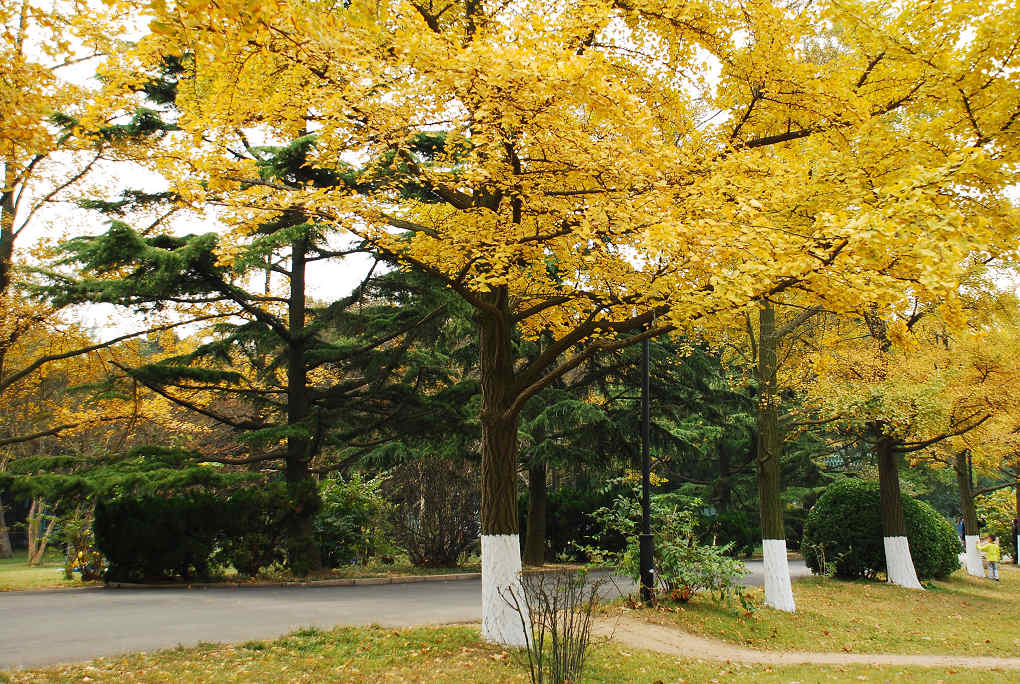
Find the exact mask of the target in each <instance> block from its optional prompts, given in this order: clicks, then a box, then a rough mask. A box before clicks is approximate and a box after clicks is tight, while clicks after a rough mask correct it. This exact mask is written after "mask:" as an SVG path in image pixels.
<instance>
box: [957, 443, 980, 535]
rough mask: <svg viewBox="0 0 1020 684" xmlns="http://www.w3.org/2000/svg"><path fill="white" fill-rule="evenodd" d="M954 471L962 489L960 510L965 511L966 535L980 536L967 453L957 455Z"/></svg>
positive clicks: (964, 527)
mask: <svg viewBox="0 0 1020 684" xmlns="http://www.w3.org/2000/svg"><path fill="white" fill-rule="evenodd" d="M953 470H954V471H956V483H957V484H958V485H959V487H960V510H961V511H963V530H964V533H965V534H967V535H972V534H978V532H979V530H978V518H977V507H976V506H975V505H974V491H973V490H972V489H971V486H970V468H969V467H968V463H967V452H966V451H961V452H960V453H958V454H956V457H955V459H954V461H953Z"/></svg>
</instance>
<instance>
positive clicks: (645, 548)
mask: <svg viewBox="0 0 1020 684" xmlns="http://www.w3.org/2000/svg"><path fill="white" fill-rule="evenodd" d="M649 388H650V381H649V375H648V338H647V337H646V338H645V339H644V340H642V341H641V534H640V535H639V536H638V540H639V544H640V546H639V547H638V548H639V551H640V558H639V561H640V568H641V600H642V601H643V602H644V603H645V605H649V606H650V605H652V597H653V589H654V587H655V561H654V546H653V542H652V521H651V517H652V511H651V508H652V505H651V457H650V455H649V448H648V442H649V439H650V437H651V408H650V403H649V399H648V395H649Z"/></svg>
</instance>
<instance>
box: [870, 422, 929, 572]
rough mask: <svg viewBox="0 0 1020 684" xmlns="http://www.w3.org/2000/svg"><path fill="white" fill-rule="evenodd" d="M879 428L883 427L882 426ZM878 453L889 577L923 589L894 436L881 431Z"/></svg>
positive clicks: (876, 450)
mask: <svg viewBox="0 0 1020 684" xmlns="http://www.w3.org/2000/svg"><path fill="white" fill-rule="evenodd" d="M879 429H881V428H880V427H879ZM877 434H879V435H880V438H879V440H878V444H876V445H875V454H876V457H877V460H878V491H879V500H880V505H881V507H882V531H883V539H882V541H883V545H884V547H885V566H886V576H887V577H888V579H889V583H890V584H895V585H898V586H901V587H905V588H907V589H923V588H924V587H922V586H921V583H920V582H919V581H918V579H917V571H916V570H915V569H914V560H913V558H912V556H911V553H910V543H909V541H908V540H907V523H906V519H905V518H904V515H903V499H902V498H901V496H900V471H899V465H898V463H897V462H896V458H897V453H896V449H895V442H894V440H893V438H892V437H889V436H888V435H884V434H882V433H881V432H878V433H877Z"/></svg>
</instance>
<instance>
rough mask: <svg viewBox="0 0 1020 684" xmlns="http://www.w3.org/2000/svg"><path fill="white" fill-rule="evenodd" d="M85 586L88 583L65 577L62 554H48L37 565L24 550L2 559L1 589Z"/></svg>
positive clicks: (0, 565) (0, 572)
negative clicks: (29, 561) (32, 563)
mask: <svg viewBox="0 0 1020 684" xmlns="http://www.w3.org/2000/svg"><path fill="white" fill-rule="evenodd" d="M91 584H97V583H95V582H93V583H91ZM84 586H88V583H84V582H82V581H80V580H78V579H73V580H68V579H64V560H63V558H62V557H60V556H56V555H47V556H46V558H45V561H44V562H43V564H42V565H37V566H35V567H32V566H30V565H29V564H28V560H27V556H26V554H25V552H24V551H20V552H15V554H14V558H3V559H0V591H19V590H25V589H51V588H53V587H84Z"/></svg>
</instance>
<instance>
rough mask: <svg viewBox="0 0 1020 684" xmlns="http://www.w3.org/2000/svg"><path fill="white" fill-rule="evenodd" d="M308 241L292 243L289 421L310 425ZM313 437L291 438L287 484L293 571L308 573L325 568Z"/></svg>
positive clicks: (288, 363)
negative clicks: (316, 520)
mask: <svg viewBox="0 0 1020 684" xmlns="http://www.w3.org/2000/svg"><path fill="white" fill-rule="evenodd" d="M307 251H308V241H307V239H306V238H304V237H301V238H298V239H297V240H295V241H294V242H293V243H292V244H291V274H290V297H289V301H288V309H289V310H288V314H289V321H288V327H289V330H290V338H291V339H290V344H289V345H288V347H287V424H288V425H291V426H295V425H302V426H304V427H308V426H307V424H306V423H307V419H308V412H309V400H308V378H307V370H306V365H305V361H306V359H305V354H306V351H307V344H308V341H307V339H306V336H305V267H306V262H305V258H306V254H307ZM311 457H312V440H311V438H310V437H309V436H308V435H300V436H296V435H292V436H290V437H288V438H287V470H286V476H287V483H288V485H290V486H291V488H292V490H293V493H292V495H293V496H294V497H295V501H296V506H297V507H298V510H296V511H295V513H296V514H297V515H295V517H294V523H293V525H292V527H291V530H290V533H289V538H288V540H287V557H288V561H289V563H290V567H291V570H292V571H293V572H294V573H296V574H298V575H306V574H308V572H310V571H312V570H318V569H320V568H321V567H322V560H321V558H320V556H319V549H318V547H317V545H316V543H315V530H314V527H313V516H314V513H315V510H316V508H317V507H316V506H314V505H313V502H311V501H309V500H308V499H310V498H311V497H312V496H313V494H315V483H314V482H313V480H312V475H311V472H310V470H309V467H308V466H309V461H310V460H311Z"/></svg>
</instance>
